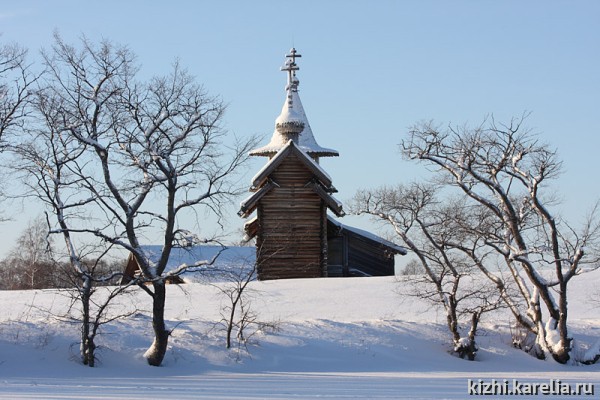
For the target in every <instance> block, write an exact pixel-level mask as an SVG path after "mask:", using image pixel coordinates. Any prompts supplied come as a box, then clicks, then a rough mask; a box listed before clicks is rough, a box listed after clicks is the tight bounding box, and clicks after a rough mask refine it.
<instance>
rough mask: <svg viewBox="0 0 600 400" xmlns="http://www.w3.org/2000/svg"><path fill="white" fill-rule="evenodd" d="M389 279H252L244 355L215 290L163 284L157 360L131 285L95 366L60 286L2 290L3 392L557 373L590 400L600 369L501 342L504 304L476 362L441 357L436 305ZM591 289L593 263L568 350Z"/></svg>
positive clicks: (70, 393)
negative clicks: (165, 343) (256, 323)
mask: <svg viewBox="0 0 600 400" xmlns="http://www.w3.org/2000/svg"><path fill="white" fill-rule="evenodd" d="M398 285H399V283H397V282H396V281H395V279H394V278H392V277H386V278H340V279H333V278H331V279H300V280H284V281H268V282H252V283H251V288H252V289H253V290H255V291H256V293H255V298H254V300H253V303H252V305H253V307H254V309H255V310H256V311H257V312H258V313H259V315H260V319H261V320H262V321H264V322H275V323H276V325H277V326H278V328H279V329H278V330H277V331H275V332H259V333H258V334H257V335H256V336H254V338H253V339H255V340H256V342H257V343H255V344H254V345H252V346H250V347H249V351H250V354H249V355H248V354H242V355H241V358H240V357H239V353H238V352H237V351H235V350H226V349H225V348H224V335H223V333H222V332H221V331H220V330H219V328H218V327H215V322H216V321H218V320H219V319H220V317H219V310H220V303H221V301H222V297H220V295H219V292H218V290H217V289H216V288H214V287H211V286H208V285H202V284H197V283H193V284H186V285H181V286H180V287H178V286H175V285H172V286H169V288H168V299H167V309H168V310H167V317H168V320H169V321H168V322H169V327H171V328H175V329H174V331H173V333H172V337H171V341H170V345H171V346H170V350H169V352H168V354H167V357H166V359H165V362H164V364H163V366H162V367H159V368H156V367H150V366H148V365H147V364H146V362H145V360H144V359H143V357H142V354H143V353H144V351H145V350H146V348H147V347H148V346H149V344H150V342H151V336H150V335H149V329H150V316H149V313H148V312H147V310H148V309H149V308H150V302H149V297H148V296H147V295H146V294H145V293H143V292H141V291H140V290H137V291H135V292H134V293H133V294H132V295H130V296H127V297H124V298H122V301H121V303H122V304H121V305H119V308H120V309H123V308H125V309H130V308H131V307H132V305H136V306H137V308H139V309H140V311H139V312H137V313H136V314H134V315H133V316H132V317H129V318H127V319H124V320H120V321H116V322H113V323H110V324H109V325H106V326H105V327H104V330H103V334H102V336H101V337H100V338H99V339H98V341H99V344H101V345H102V348H101V349H100V350H99V357H100V362H99V365H98V366H97V368H88V367H84V366H82V365H81V364H79V362H78V358H77V327H76V326H72V325H69V324H68V323H66V322H64V321H61V320H60V319H58V318H56V317H55V316H50V315H51V314H53V315H61V314H64V313H65V309H66V305H67V304H68V301H67V299H66V298H65V297H64V295H63V294H62V293H60V292H57V291H6V292H0V397H3V398H13V399H15V398H121V399H149V398H174V399H186V398H204V399H240V398H247V399H262V398H268V399H306V398H308V399H312V398H342V399H344V398H346V399H398V398H410V399H443V398H447V399H465V398H469V397H472V396H469V394H468V380H469V379H471V380H474V381H472V382H478V381H477V380H478V379H482V380H483V382H485V383H488V382H492V380H494V379H495V380H496V381H497V382H503V380H504V379H507V380H509V382H510V383H511V384H512V382H513V379H517V380H519V381H521V382H524V383H542V384H546V383H549V382H550V381H551V380H552V379H560V380H561V382H562V383H569V384H572V385H573V386H574V385H575V384H576V383H593V384H594V385H595V386H594V389H595V393H596V394H595V396H597V395H598V393H600V365H593V366H575V365H569V366H564V365H559V364H557V363H555V362H553V361H539V360H536V359H534V358H532V357H530V356H528V355H526V354H524V353H523V352H521V351H518V350H516V349H513V348H511V346H510V340H511V337H510V330H509V328H508V327H509V324H510V322H511V320H510V317H509V316H508V315H507V314H505V313H504V312H502V313H498V314H496V315H494V316H493V317H491V318H489V319H487V320H486V321H485V322H484V323H482V326H481V330H480V336H479V345H480V351H479V353H478V360H477V361H474V362H469V361H465V360H461V359H459V358H457V357H455V356H453V355H451V354H449V353H448V350H449V347H448V345H447V342H448V340H447V333H446V330H445V327H444V316H443V314H442V313H441V312H439V311H436V310H435V309H431V308H430V307H429V306H428V305H427V304H425V303H423V302H420V301H418V300H415V299H413V298H406V297H401V296H400V295H399V294H398V290H397V286H398ZM598 292H600V271H596V272H592V273H590V274H588V275H586V276H585V277H579V278H576V279H575V280H574V281H573V283H572V297H571V300H570V312H571V330H572V332H573V334H574V336H575V337H576V338H577V339H579V340H580V341H579V343H578V344H577V346H578V348H577V350H576V351H584V349H585V348H586V347H589V346H590V345H592V344H593V343H594V342H595V341H596V339H597V338H599V337H600V308H599V306H598V305H594V304H593V303H592V302H590V301H589V297H590V295H591V294H594V293H598ZM48 311H50V312H51V313H50V314H48ZM476 397H477V396H476ZM488 397H489V396H488ZM526 397H528V398H531V397H535V396H526ZM540 397H544V398H548V397H550V398H552V397H553V398H564V396H563V397H561V396H540ZM497 398H514V397H512V396H502V397H497ZM568 398H595V397H594V396H580V397H575V396H571V397H568Z"/></svg>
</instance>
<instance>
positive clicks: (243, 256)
mask: <svg viewBox="0 0 600 400" xmlns="http://www.w3.org/2000/svg"><path fill="white" fill-rule="evenodd" d="M141 247H142V250H143V251H144V253H145V254H146V256H147V257H148V258H149V259H150V261H151V262H154V263H157V262H158V259H159V258H160V255H161V252H162V246H160V245H145V246H141ZM219 252H221V254H219ZM217 255H218V257H217V258H216V259H215V260H214V263H213V264H212V266H210V270H211V271H228V270H232V269H236V270H238V269H240V268H243V267H244V268H251V267H252V266H253V265H254V263H255V262H256V247H254V246H228V247H225V248H223V246H218V245H197V246H189V247H175V248H173V249H171V254H170V256H169V261H168V262H167V266H166V267H165V274H166V273H168V272H170V271H173V270H175V269H177V268H179V267H180V266H182V265H184V264H185V265H187V266H193V265H197V264H202V263H203V262H205V263H210V262H211V261H213V259H214V258H215V257H216V256H217ZM202 269H203V268H202V267H198V268H191V269H190V270H189V271H186V272H184V273H183V274H181V277H182V278H183V280H184V281H189V282H198V281H201V280H203V279H206V278H207V277H206V276H204V275H203V272H204V271H202ZM204 269H208V268H204Z"/></svg>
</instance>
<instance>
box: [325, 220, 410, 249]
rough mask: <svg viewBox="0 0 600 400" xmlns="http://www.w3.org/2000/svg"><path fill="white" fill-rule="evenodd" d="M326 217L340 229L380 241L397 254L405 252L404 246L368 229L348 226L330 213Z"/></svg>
mask: <svg viewBox="0 0 600 400" xmlns="http://www.w3.org/2000/svg"><path fill="white" fill-rule="evenodd" d="M327 219H328V220H329V222H331V223H332V224H333V225H335V226H336V227H338V228H340V229H341V230H347V231H350V232H353V233H356V234H357V235H360V236H362V237H365V238H367V239H370V240H372V241H374V242H376V243H380V244H382V245H384V246H386V247H388V248H390V249H391V250H393V251H395V252H397V253H398V254H402V255H405V254H406V253H407V250H406V248H404V247H402V246H398V245H397V244H395V243H393V242H390V241H389V240H386V239H384V238H382V237H380V236H377V235H375V234H374V233H371V232H369V231H365V230H363V229H359V228H355V227H353V226H349V225H344V224H342V223H341V222H340V221H337V220H335V219H334V218H333V217H331V216H330V215H328V216H327Z"/></svg>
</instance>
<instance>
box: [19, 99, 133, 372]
mask: <svg viewBox="0 0 600 400" xmlns="http://www.w3.org/2000/svg"><path fill="white" fill-rule="evenodd" d="M63 104H64V102H63V100H62V99H61V98H60V97H58V96H56V94H55V93H54V92H53V91H52V90H49V89H48V88H46V87H40V88H38V90H37V91H36V93H35V96H33V97H32V99H31V108H32V111H31V116H32V118H31V119H30V121H29V123H28V124H27V125H26V126H24V129H23V135H21V137H20V139H19V141H16V140H15V141H14V142H13V144H12V146H11V147H10V149H11V150H12V153H13V154H14V156H15V157H14V159H13V162H12V166H13V168H14V171H15V175H16V176H19V175H20V176H21V178H22V180H23V182H24V184H25V188H26V189H27V190H26V191H25V192H24V193H22V194H21V195H22V196H25V197H30V198H33V199H34V200H37V201H40V202H41V203H42V204H44V205H45V207H46V210H47V214H46V218H45V220H43V221H40V222H39V224H38V229H37V230H36V232H37V236H40V237H43V238H44V239H45V240H46V241H49V239H48V238H49V237H51V236H50V235H54V236H59V237H61V238H62V241H63V243H64V247H63V249H64V251H58V250H57V251H55V252H54V254H53V255H52V256H53V265H55V266H60V268H56V270H55V272H56V274H55V275H57V276H60V277H61V278H62V280H63V282H60V286H63V287H64V286H66V287H68V288H69V290H68V293H69V296H70V298H71V299H72V300H73V305H75V304H79V305H80V308H79V309H77V311H78V313H79V314H78V316H74V315H73V314H72V315H71V317H70V320H77V322H78V323H79V325H80V328H81V342H80V352H81V360H82V363H83V364H84V365H88V366H90V367H93V366H94V365H95V361H96V355H95V350H96V343H95V338H96V336H97V334H98V330H99V328H100V326H101V325H103V324H105V323H107V322H110V321H112V320H114V319H115V318H117V317H120V316H113V317H109V318H107V317H106V316H107V313H108V308H109V305H110V303H111V302H112V301H114V299H115V298H116V297H117V296H118V295H119V294H121V293H122V292H124V291H125V290H126V289H127V287H128V286H130V285H131V284H130V285H126V286H122V287H116V288H111V289H105V290H103V292H105V293H103V297H102V299H97V298H96V297H98V296H95V293H96V286H98V285H104V284H106V283H109V282H114V281H115V278H116V277H118V276H120V275H122V273H123V271H122V270H121V271H107V270H106V268H102V266H103V265H104V264H105V262H104V259H105V258H106V255H107V253H108V252H109V250H110V249H111V247H112V246H113V245H112V244H110V243H108V244H103V243H94V242H93V240H92V241H89V240H88V241H87V242H86V238H85V237H80V238H79V239H80V240H79V241H77V238H75V237H74V235H76V234H77V233H78V232H80V231H81V230H82V226H86V225H88V224H90V221H91V220H92V219H91V218H90V217H89V212H87V210H86V208H87V207H89V206H90V204H93V201H94V199H93V198H92V197H90V195H89V193H86V192H85V191H83V190H82V186H81V184H80V182H81V179H80V177H79V175H78V171H79V167H78V166H79V164H80V163H81V164H84V163H86V162H89V159H88V158H86V157H85V156H86V154H85V150H86V147H85V145H82V144H81V143H79V142H78V141H77V140H76V139H74V138H73V137H71V136H70V135H69V134H68V131H66V130H65V129H64V125H63V122H64V119H63V118H64V114H63V112H64V109H63ZM88 239H89V238H88ZM92 239H94V240H95V237H92ZM38 241H39V240H38ZM96 241H97V240H96ZM29 247H31V246H29ZM61 253H64V254H66V259H67V262H66V263H65V261H64V257H62V259H61V256H60V254H61ZM65 264H66V265H67V266H68V268H65V267H64V266H65ZM57 286H59V285H57ZM73 310H74V307H71V308H70V311H73Z"/></svg>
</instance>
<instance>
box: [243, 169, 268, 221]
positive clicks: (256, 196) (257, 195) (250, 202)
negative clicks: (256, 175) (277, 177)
mask: <svg viewBox="0 0 600 400" xmlns="http://www.w3.org/2000/svg"><path fill="white" fill-rule="evenodd" d="M275 186H277V184H276V183H275V182H273V181H272V180H270V179H269V180H267V183H265V184H264V185H263V187H261V188H260V189H259V190H257V191H256V192H254V193H253V194H252V195H251V196H250V197H248V198H247V199H246V200H244V201H242V203H241V204H240V210H239V211H238V215H239V216H240V217H242V218H246V217H248V216H249V215H250V214H252V213H253V212H254V210H255V209H256V206H257V205H258V201H259V200H260V199H261V198H262V197H263V196H264V195H265V194H267V193H269V192H270V191H271V189H273V188H274V187H275Z"/></svg>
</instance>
